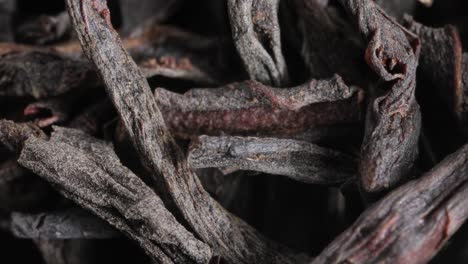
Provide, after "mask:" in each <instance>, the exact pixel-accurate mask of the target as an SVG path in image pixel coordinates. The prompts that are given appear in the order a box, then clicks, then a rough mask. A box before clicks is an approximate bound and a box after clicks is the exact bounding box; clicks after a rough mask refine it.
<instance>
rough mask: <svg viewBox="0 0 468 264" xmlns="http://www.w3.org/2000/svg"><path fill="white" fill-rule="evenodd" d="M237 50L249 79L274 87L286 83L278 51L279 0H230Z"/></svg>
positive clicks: (283, 62)
mask: <svg viewBox="0 0 468 264" xmlns="http://www.w3.org/2000/svg"><path fill="white" fill-rule="evenodd" d="M227 3H228V13H229V20H230V22H231V31H232V37H233V39H234V43H235V45H236V48H237V51H238V52H239V55H240V57H241V60H242V62H243V64H244V67H245V69H246V71H247V74H248V75H249V78H250V79H251V80H256V81H259V82H261V83H264V84H267V85H273V86H281V85H286V84H287V83H288V82H289V77H288V71H287V68H286V63H285V60H284V57H283V54H282V51H281V36H280V28H279V22H278V8H279V0H229V1H228V2H227Z"/></svg>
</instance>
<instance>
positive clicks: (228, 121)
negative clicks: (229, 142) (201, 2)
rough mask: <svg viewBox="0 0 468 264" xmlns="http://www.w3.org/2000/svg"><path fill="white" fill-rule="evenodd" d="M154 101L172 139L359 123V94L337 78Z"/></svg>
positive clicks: (163, 95)
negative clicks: (174, 135)
mask: <svg viewBox="0 0 468 264" xmlns="http://www.w3.org/2000/svg"><path fill="white" fill-rule="evenodd" d="M155 98H156V102H157V104H158V106H159V107H160V109H161V111H162V114H163V116H164V120H166V124H167V126H168V128H169V129H170V130H171V131H172V132H173V133H174V134H176V135H182V136H185V137H190V136H191V135H196V134H198V135H200V134H205V135H219V134H222V133H226V134H229V135H246V134H248V135H283V136H284V135H288V134H289V135H291V134H297V133H300V132H305V131H307V130H309V129H314V128H316V127H319V126H327V125H335V124H349V123H356V122H358V121H359V120H360V104H361V102H362V99H363V95H362V91H361V90H360V89H358V88H356V87H349V86H346V85H345V84H344V83H343V81H342V80H341V78H340V77H338V76H335V77H334V78H331V79H329V80H311V81H309V82H307V83H305V84H303V85H299V86H296V87H291V88H289V89H281V88H273V87H269V86H266V85H263V84H261V83H258V82H255V81H246V82H241V83H233V84H229V85H226V86H224V87H219V88H216V89H210V88H205V89H192V90H190V91H188V92H187V93H185V94H183V95H180V94H177V93H173V92H170V91H167V90H163V89H156V90H155Z"/></svg>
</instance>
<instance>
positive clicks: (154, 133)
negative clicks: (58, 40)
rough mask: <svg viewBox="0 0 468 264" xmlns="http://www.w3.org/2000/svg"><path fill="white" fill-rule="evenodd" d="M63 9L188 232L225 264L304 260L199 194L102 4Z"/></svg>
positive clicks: (70, 0)
mask: <svg viewBox="0 0 468 264" xmlns="http://www.w3.org/2000/svg"><path fill="white" fill-rule="evenodd" d="M93 3H94V4H93ZM67 4H68V10H69V13H70V15H71V17H72V22H73V24H74V27H75V29H76V31H77V35H78V37H79V39H80V42H81V43H82V46H83V50H84V52H85V54H86V55H87V56H88V57H89V58H90V59H91V60H92V61H93V62H94V64H95V65H96V67H97V69H98V70H99V73H100V75H101V77H102V79H103V80H104V83H105V84H106V90H107V92H108V94H109V97H110V98H111V100H112V101H113V103H114V105H115V107H116V109H117V111H118V112H119V115H120V118H121V119H122V121H123V123H124V126H125V128H126V130H127V132H128V134H129V136H130V139H131V141H132V143H133V145H134V147H135V149H136V150H137V152H138V154H139V157H140V159H141V162H142V163H143V164H144V165H146V166H147V167H148V168H149V169H151V171H152V172H153V176H154V179H155V180H156V182H157V184H156V185H157V186H158V187H159V188H160V193H163V194H164V195H165V197H164V198H167V200H168V201H167V203H168V204H171V205H174V207H175V209H177V211H178V214H179V215H180V216H181V218H182V219H184V221H185V222H186V223H187V224H188V225H189V226H190V229H191V230H193V231H194V232H195V233H196V235H197V236H198V237H200V238H201V239H202V240H203V241H205V242H206V243H208V244H209V245H210V246H211V247H212V249H213V251H214V255H219V256H221V257H222V258H223V259H225V260H226V261H227V262H232V263H297V262H298V261H300V260H299V259H301V260H302V261H303V260H304V258H305V257H304V256H303V255H296V254H295V253H293V252H291V251H290V250H289V249H287V248H285V247H282V246H279V245H278V244H276V243H273V242H271V241H270V240H268V239H266V238H265V237H263V236H262V235H261V234H260V233H258V232H257V231H256V230H255V229H253V228H252V227H250V226H249V225H247V224H246V223H245V222H243V221H242V220H240V219H239V218H237V217H235V216H233V215H232V214H230V213H229V212H227V211H226V210H225V209H224V208H222V207H221V206H220V205H219V204H218V203H217V202H216V201H215V200H213V199H212V198H211V197H210V195H209V194H208V193H207V192H206V191H205V190H204V189H203V187H202V185H201V183H200V181H199V180H198V178H197V177H196V175H195V173H194V172H193V171H192V170H191V169H190V168H189V167H188V164H187V162H186V159H185V157H184V155H183V154H182V151H181V150H180V149H179V147H178V145H177V144H176V142H175V141H174V139H173V138H172V137H171V135H170V134H169V132H168V130H167V128H166V125H165V123H164V119H163V116H162V114H161V111H160V110H159V108H158V106H157V104H156V101H155V100H154V96H153V95H152V93H151V90H150V88H149V86H148V83H147V82H146V80H145V79H144V77H143V76H142V75H141V73H140V71H139V70H138V68H137V66H136V64H135V63H134V61H133V60H132V59H131V58H130V56H129V55H128V53H127V52H126V51H125V49H124V48H123V46H122V43H121V41H120V39H119V37H118V35H117V33H116V32H115V31H114V29H113V28H112V25H111V24H110V23H109V19H110V18H109V10H108V9H107V7H106V5H105V1H98V2H95V1H87V0H83V1H79V0H67ZM226 227H229V228H226Z"/></svg>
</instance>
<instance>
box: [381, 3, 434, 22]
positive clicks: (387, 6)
mask: <svg viewBox="0 0 468 264" xmlns="http://www.w3.org/2000/svg"><path fill="white" fill-rule="evenodd" d="M427 1H428V0H422V1H421V0H419V2H427ZM429 1H430V0H429ZM375 2H376V3H377V4H378V5H379V6H380V7H381V8H382V9H383V10H385V12H386V13H387V14H389V15H391V16H393V17H394V18H395V19H398V20H400V19H402V18H403V16H404V15H405V14H413V12H414V11H415V9H416V5H417V0H375Z"/></svg>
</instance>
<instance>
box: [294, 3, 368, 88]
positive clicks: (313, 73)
mask: <svg viewBox="0 0 468 264" xmlns="http://www.w3.org/2000/svg"><path fill="white" fill-rule="evenodd" d="M293 4H294V10H295V12H296V13H297V24H298V28H299V31H300V35H301V41H300V45H301V47H300V50H301V55H302V58H303V59H304V61H305V64H306V66H307V68H308V70H309V76H310V77H312V78H329V77H331V76H333V75H334V74H339V75H340V76H341V77H343V79H344V80H345V82H346V83H352V84H359V85H366V84H367V82H368V80H367V79H368V72H367V71H368V70H367V66H366V64H365V62H364V61H363V60H362V49H363V44H362V43H361V41H360V39H359V38H358V37H356V36H355V32H354V28H353V27H352V26H351V25H349V24H348V23H346V21H344V20H343V19H342V18H341V17H340V16H339V14H338V13H337V12H336V10H335V9H333V8H331V7H328V6H327V5H326V4H324V3H321V2H320V1H318V0H312V1H311V0H295V1H294V2H293Z"/></svg>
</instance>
